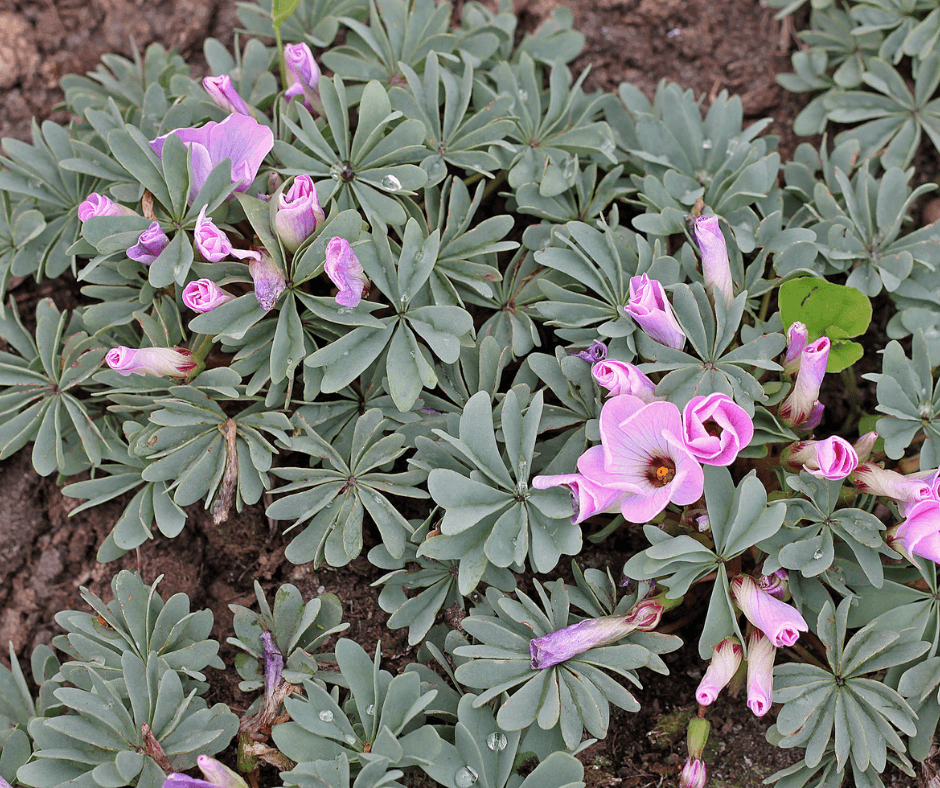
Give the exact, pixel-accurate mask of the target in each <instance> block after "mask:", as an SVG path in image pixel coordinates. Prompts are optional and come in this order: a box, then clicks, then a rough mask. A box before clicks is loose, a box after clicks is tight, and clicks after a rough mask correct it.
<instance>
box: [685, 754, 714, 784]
mask: <svg viewBox="0 0 940 788" xmlns="http://www.w3.org/2000/svg"><path fill="white" fill-rule="evenodd" d="M707 781H708V775H707V774H706V773H705V762H704V761H701V760H699V759H697V758H696V759H694V760H688V761H686V762H685V766H683V767H682V771H681V772H680V773H679V788H705V785H706V783H707Z"/></svg>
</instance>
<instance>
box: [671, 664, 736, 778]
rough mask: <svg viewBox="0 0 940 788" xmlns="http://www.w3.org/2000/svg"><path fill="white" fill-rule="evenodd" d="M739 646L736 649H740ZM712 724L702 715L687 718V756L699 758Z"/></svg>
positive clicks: (703, 750)
mask: <svg viewBox="0 0 940 788" xmlns="http://www.w3.org/2000/svg"><path fill="white" fill-rule="evenodd" d="M740 648H741V647H740V646H738V649H739V650H740ZM711 729H712V724H711V723H710V722H709V721H708V720H706V719H705V718H704V717H693V718H692V719H691V720H689V727H688V729H687V731H686V735H685V742H686V745H687V746H688V748H689V758H692V759H695V760H700V759H701V757H702V753H703V752H705V745H706V744H707V743H708V734H709V733H710V732H711Z"/></svg>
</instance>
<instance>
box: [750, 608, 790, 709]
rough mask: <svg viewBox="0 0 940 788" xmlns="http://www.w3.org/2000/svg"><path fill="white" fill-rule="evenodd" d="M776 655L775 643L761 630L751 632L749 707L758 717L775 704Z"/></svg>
mask: <svg viewBox="0 0 940 788" xmlns="http://www.w3.org/2000/svg"><path fill="white" fill-rule="evenodd" d="M781 604H783V603H782V602H781ZM776 655H777V649H776V648H774V644H773V642H772V641H771V640H770V639H768V638H767V637H766V636H765V635H764V633H763V632H761V630H759V629H755V630H754V631H753V632H751V636H750V638H748V641H747V705H748V707H749V708H750V709H751V711H753V712H754V714H755V715H756V716H758V717H763V716H764V715H765V714H766V713H767V712H768V711H770V705H771V703H773V694H774V658H775V657H776Z"/></svg>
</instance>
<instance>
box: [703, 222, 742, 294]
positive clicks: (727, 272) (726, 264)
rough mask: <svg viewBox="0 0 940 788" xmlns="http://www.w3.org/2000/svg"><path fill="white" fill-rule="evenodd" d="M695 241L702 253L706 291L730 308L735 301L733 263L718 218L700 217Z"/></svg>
mask: <svg viewBox="0 0 940 788" xmlns="http://www.w3.org/2000/svg"><path fill="white" fill-rule="evenodd" d="M695 240H696V241H697V242H698V246H699V249H701V251H702V276H703V278H704V279H705V289H706V290H707V291H708V293H709V295H711V297H712V299H713V300H716V301H717V300H718V299H719V298H720V299H721V300H722V301H724V302H725V306H726V307H730V306H731V302H732V301H734V286H733V284H732V282H731V261H730V260H729V259H728V247H727V245H726V243H725V237H724V235H722V233H721V227H720V225H719V224H718V217H717V216H699V217H698V219H696V220H695Z"/></svg>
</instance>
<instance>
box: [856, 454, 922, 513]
mask: <svg viewBox="0 0 940 788" xmlns="http://www.w3.org/2000/svg"><path fill="white" fill-rule="evenodd" d="M850 479H851V482H852V483H853V484H854V485H855V487H856V488H857V489H858V491H859V492H863V493H866V494H868V495H883V496H884V497H885V498H891V499H892V500H894V501H897V502H898V503H919V502H920V501H924V500H927V499H928V498H930V497H931V488H930V484H928V482H927V480H926V479H923V478H915V477H912V476H905V475H904V474H901V473H897V472H896V471H886V470H885V469H884V468H882V467H881V466H879V465H875V464H874V463H871V462H865V463H862V464H861V465H859V466H858V468H856V469H855V473H853V474H852V475H851V477H850Z"/></svg>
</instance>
